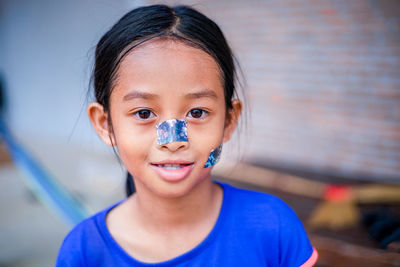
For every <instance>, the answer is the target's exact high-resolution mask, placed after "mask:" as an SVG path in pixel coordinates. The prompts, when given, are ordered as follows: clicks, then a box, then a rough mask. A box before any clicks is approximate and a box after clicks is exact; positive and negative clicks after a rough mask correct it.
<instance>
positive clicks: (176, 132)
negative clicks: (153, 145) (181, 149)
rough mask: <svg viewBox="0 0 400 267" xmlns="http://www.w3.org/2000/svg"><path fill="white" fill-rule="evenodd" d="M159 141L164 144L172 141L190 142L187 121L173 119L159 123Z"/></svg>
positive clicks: (159, 143)
mask: <svg viewBox="0 0 400 267" xmlns="http://www.w3.org/2000/svg"><path fill="white" fill-rule="evenodd" d="M156 128H157V136H158V138H157V143H158V145H160V146H161V145H164V144H168V143H171V142H188V137H187V122H186V121H185V120H178V119H171V120H166V121H164V122H161V123H159V124H158V125H157V126H156Z"/></svg>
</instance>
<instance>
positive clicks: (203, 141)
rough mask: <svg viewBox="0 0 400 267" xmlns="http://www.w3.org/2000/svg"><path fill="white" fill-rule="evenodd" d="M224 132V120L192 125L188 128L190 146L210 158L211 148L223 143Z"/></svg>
mask: <svg viewBox="0 0 400 267" xmlns="http://www.w3.org/2000/svg"><path fill="white" fill-rule="evenodd" d="M223 134H224V123H223V120H219V121H215V122H214V123H212V124H211V123H210V124H207V125H192V127H191V128H190V129H189V130H188V138H189V142H190V146H191V147H192V148H193V149H195V150H196V151H198V152H199V153H201V154H202V157H205V158H208V156H209V154H210V152H211V150H213V149H214V148H216V147H218V146H219V145H220V144H221V142H222V138H223Z"/></svg>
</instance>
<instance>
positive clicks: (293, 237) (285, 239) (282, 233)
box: [279, 203, 318, 266]
mask: <svg viewBox="0 0 400 267" xmlns="http://www.w3.org/2000/svg"><path fill="white" fill-rule="evenodd" d="M282 204H283V205H282V208H281V209H280V214H279V262H280V266H313V265H314V264H315V262H316V261H317V258H318V254H317V251H316V250H315V249H314V248H313V246H312V245H311V242H310V240H309V239H308V236H307V233H306V231H305V229H304V227H303V224H302V222H301V221H300V220H299V218H298V217H297V215H296V214H295V213H294V211H293V210H292V209H291V208H290V207H289V206H287V205H286V204H285V203H282Z"/></svg>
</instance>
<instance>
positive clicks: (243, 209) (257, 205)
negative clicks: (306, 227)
mask: <svg viewBox="0 0 400 267" xmlns="http://www.w3.org/2000/svg"><path fill="white" fill-rule="evenodd" d="M221 185H222V186H223V188H224V192H225V193H226V195H227V198H226V200H227V201H228V202H229V205H230V206H231V208H233V209H234V210H235V214H236V215H237V216H245V217H250V218H254V219H256V218H258V219H266V220H268V221H269V222H271V223H272V224H281V223H284V224H290V223H291V222H297V220H298V218H297V216H296V214H295V213H294V211H293V210H292V209H291V208H290V207H289V206H288V205H287V204H286V203H285V202H284V201H283V200H281V199H280V198H278V197H276V196H273V195H271V194H268V193H262V192H257V191H252V190H248V189H242V188H237V187H234V186H232V185H229V184H224V183H221Z"/></svg>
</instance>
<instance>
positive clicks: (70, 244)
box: [55, 235, 84, 267]
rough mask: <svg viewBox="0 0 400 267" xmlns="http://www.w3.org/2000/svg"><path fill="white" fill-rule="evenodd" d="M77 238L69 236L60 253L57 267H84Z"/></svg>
mask: <svg viewBox="0 0 400 267" xmlns="http://www.w3.org/2000/svg"><path fill="white" fill-rule="evenodd" d="M75 239H76V238H74V236H71V235H67V237H66V238H65V239H64V242H63V244H62V245H61V248H60V250H59V252H58V256H57V261H56V265H55V266H56V267H69V266H71V267H72V266H84V265H83V262H82V256H81V252H80V248H79V246H78V245H77V243H78V242H74V241H76V240H75Z"/></svg>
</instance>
